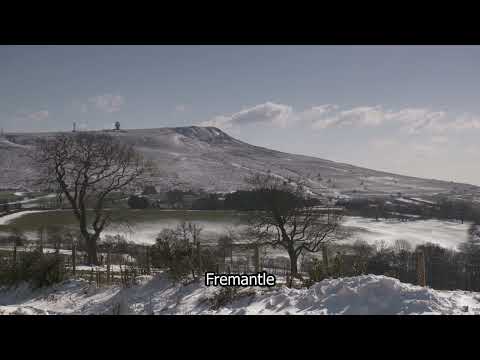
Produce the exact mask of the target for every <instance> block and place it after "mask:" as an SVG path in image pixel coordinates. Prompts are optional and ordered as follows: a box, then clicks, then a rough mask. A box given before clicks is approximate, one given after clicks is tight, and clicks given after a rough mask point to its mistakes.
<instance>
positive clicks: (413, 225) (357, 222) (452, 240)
mask: <svg viewBox="0 0 480 360" xmlns="http://www.w3.org/2000/svg"><path fill="white" fill-rule="evenodd" d="M343 225H344V226H346V227H348V228H350V229H351V230H353V233H352V235H351V236H350V237H349V238H348V242H352V241H355V240H364V241H367V242H368V243H371V244H373V243H375V242H376V241H385V243H386V244H387V245H392V244H393V243H394V242H395V240H398V239H403V240H407V241H408V242H410V243H411V244H412V245H413V246H416V245H421V244H424V243H427V242H431V243H435V244H438V245H440V246H443V247H446V248H456V247H457V246H458V244H460V243H462V242H464V241H466V240H467V230H468V228H469V226H470V224H469V223H464V224H461V223H459V222H453V221H440V220H415V221H399V220H387V221H385V220H383V221H375V220H374V219H368V218H362V217H345V222H344V224H343Z"/></svg>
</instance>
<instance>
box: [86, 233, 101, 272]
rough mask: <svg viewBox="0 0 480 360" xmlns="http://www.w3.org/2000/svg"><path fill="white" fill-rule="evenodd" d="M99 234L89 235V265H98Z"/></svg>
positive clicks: (87, 241)
mask: <svg viewBox="0 0 480 360" xmlns="http://www.w3.org/2000/svg"><path fill="white" fill-rule="evenodd" d="M97 239H98V236H97V235H90V234H89V235H88V237H87V238H86V239H85V240H86V245H87V255H88V265H95V266H96V265H98V257H97Z"/></svg>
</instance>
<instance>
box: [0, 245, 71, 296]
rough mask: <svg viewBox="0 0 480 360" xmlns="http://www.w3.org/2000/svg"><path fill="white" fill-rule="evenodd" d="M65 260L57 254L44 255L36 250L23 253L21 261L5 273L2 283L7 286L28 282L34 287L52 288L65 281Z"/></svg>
mask: <svg viewBox="0 0 480 360" xmlns="http://www.w3.org/2000/svg"><path fill="white" fill-rule="evenodd" d="M65 276H66V272H65V266H64V262H63V258H62V257H61V256H59V255H57V254H42V253H41V252H40V251H38V250H35V251H32V252H26V253H23V254H22V256H21V258H20V260H19V261H18V262H17V263H16V264H12V266H11V267H10V268H9V269H8V270H7V271H3V272H2V275H1V277H0V281H1V282H2V283H4V284H7V285H13V284H15V283H18V282H22V281H25V282H28V283H30V284H31V285H32V286H33V287H35V288H39V287H43V286H50V285H53V284H55V283H58V282H61V281H63V280H64V279H65Z"/></svg>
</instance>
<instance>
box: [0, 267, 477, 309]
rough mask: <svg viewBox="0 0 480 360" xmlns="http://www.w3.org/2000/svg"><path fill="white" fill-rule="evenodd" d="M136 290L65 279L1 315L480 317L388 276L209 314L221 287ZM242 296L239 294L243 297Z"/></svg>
mask: <svg viewBox="0 0 480 360" xmlns="http://www.w3.org/2000/svg"><path fill="white" fill-rule="evenodd" d="M140 279H141V281H140V283H139V284H138V285H136V286H134V287H132V288H129V289H123V290H122V289H121V288H119V287H117V286H109V287H101V288H97V287H95V286H94V285H90V284H88V282H86V281H84V280H68V281H65V282H64V283H62V284H59V285H57V286H53V287H50V288H46V289H40V290H36V291H32V290H31V289H29V288H28V287H27V286H25V285H24V286H20V287H18V288H16V289H10V290H5V289H4V290H0V314H28V315H36V314H112V313H113V309H114V308H115V307H117V306H120V308H121V309H122V313H131V314H159V315H160V314H192V315H193V314H228V315H255V314H266V315H274V314H292V315H295V314H312V315H313V314H316V315H337V314H338V315H339V314H345V315H352V314H360V315H363V314H365V315H367V314H392V315H393V314H398V315H404V314H480V293H473V292H465V291H437V290H432V289H429V288H425V287H419V286H414V285H411V284H405V283H401V282H400V281H398V280H396V279H393V278H389V277H386V276H376V275H363V276H357V277H351V278H342V279H327V280H324V281H322V282H319V283H317V284H315V285H314V286H312V287H311V288H309V289H300V290H297V289H289V288H286V287H276V288H272V289H268V290H263V289H260V288H245V289H243V290H241V291H240V293H239V295H238V298H237V299H236V300H234V301H233V302H231V303H229V304H227V305H225V306H223V307H221V308H219V309H216V310H214V309H212V308H211V305H210V302H209V301H208V299H209V298H211V297H212V296H213V295H214V294H215V293H216V292H218V291H219V289H220V288H214V287H208V288H207V287H205V285H203V281H199V282H195V283H193V284H190V285H174V284H172V283H171V282H170V281H169V280H168V278H167V277H166V276H165V275H164V274H158V275H156V276H155V277H152V276H143V277H141V278H140ZM242 293H243V295H242Z"/></svg>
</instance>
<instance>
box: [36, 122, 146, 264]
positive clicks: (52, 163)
mask: <svg viewBox="0 0 480 360" xmlns="http://www.w3.org/2000/svg"><path fill="white" fill-rule="evenodd" d="M33 159H34V160H35V164H36V165H37V166H38V167H39V170H40V171H41V176H40V179H41V182H43V183H44V184H45V185H48V187H49V188H50V189H55V191H57V193H58V194H59V195H61V196H62V197H64V198H65V199H67V201H68V203H69V204H70V205H71V207H72V210H73V213H74V214H75V217H76V218H77V220H78V223H79V227H80V233H81V235H82V237H83V239H84V241H85V244H86V248H87V249H86V250H87V253H88V261H89V263H90V264H95V265H96V264H97V263H98V262H97V240H98V239H99V237H100V234H101V233H102V231H103V230H104V228H105V227H106V226H107V224H108V223H109V222H110V221H111V212H110V211H108V210H107V209H106V208H105V201H106V199H108V197H109V196H110V195H112V194H113V193H115V192H119V191H124V190H126V189H128V188H129V187H131V186H134V185H135V182H136V181H138V180H140V177H141V175H142V174H143V173H144V170H145V164H144V161H143V159H142V157H141V156H140V155H139V154H138V153H137V152H136V151H135V150H134V149H133V147H132V146H131V145H127V144H123V143H121V142H120V141H119V140H118V139H117V138H115V137H112V136H111V135H107V134H99V133H93V132H81V133H71V134H58V135H56V136H54V137H51V138H48V139H42V140H39V141H38V143H37V146H36V147H35V152H34V153H33ZM88 209H91V210H92V211H91V212H92V213H93V216H92V217H88V216H87V210H88ZM89 220H90V221H89Z"/></svg>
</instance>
